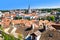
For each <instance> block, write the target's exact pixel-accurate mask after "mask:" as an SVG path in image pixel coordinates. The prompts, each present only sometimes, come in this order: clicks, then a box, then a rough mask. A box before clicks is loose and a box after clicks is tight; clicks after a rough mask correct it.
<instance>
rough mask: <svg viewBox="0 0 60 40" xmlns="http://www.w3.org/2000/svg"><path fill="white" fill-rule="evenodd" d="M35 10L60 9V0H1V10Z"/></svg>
mask: <svg viewBox="0 0 60 40" xmlns="http://www.w3.org/2000/svg"><path fill="white" fill-rule="evenodd" d="M29 4H30V7H31V9H35V8H60V0H0V10H9V9H27V8H28V5H29Z"/></svg>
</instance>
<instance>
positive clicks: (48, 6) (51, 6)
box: [32, 6, 60, 9]
mask: <svg viewBox="0 0 60 40" xmlns="http://www.w3.org/2000/svg"><path fill="white" fill-rule="evenodd" d="M32 8H33V9H36V8H38V9H39V8H40V9H42V8H60V6H44V7H42V6H40V7H32Z"/></svg>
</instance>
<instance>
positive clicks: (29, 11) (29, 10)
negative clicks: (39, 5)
mask: <svg viewBox="0 0 60 40" xmlns="http://www.w3.org/2000/svg"><path fill="white" fill-rule="evenodd" d="M28 13H31V9H30V1H29V5H28Z"/></svg>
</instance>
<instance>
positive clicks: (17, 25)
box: [0, 9, 60, 40]
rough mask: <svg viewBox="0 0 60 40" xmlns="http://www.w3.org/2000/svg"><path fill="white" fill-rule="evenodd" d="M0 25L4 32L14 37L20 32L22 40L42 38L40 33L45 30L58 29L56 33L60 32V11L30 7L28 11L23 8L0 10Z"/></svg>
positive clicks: (40, 39) (53, 30) (52, 30)
mask: <svg viewBox="0 0 60 40" xmlns="http://www.w3.org/2000/svg"><path fill="white" fill-rule="evenodd" d="M0 26H1V27H2V28H3V30H4V32H5V33H6V34H12V35H14V37H16V38H18V35H19V34H22V40H30V39H31V40H44V39H43V38H42V37H43V36H42V34H44V33H45V32H48V31H49V32H50V31H51V32H53V34H54V32H57V31H58V32H57V33H56V34H57V35H58V33H59V32H60V12H58V11H55V10H54V11H52V12H47V11H38V10H37V11H35V10H33V11H31V9H29V10H28V12H26V11H24V10H23V11H22V10H10V11H9V12H0ZM47 34H48V33H47ZM31 36H32V38H30V39H29V37H31ZM50 36H52V34H50ZM50 36H49V37H50ZM56 37H60V35H59V36H56ZM58 39H59V38H58Z"/></svg>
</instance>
